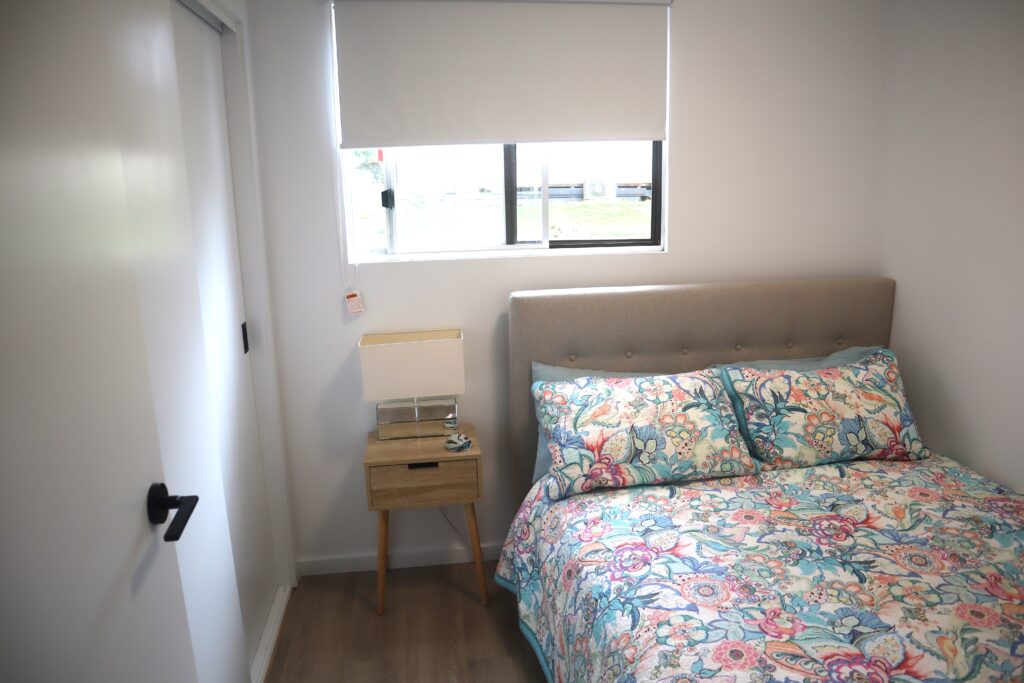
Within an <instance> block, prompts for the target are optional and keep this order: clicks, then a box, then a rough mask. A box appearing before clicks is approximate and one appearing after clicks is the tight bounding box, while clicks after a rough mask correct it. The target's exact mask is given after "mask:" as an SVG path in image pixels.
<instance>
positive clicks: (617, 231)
mask: <svg viewBox="0 0 1024 683" xmlns="http://www.w3.org/2000/svg"><path fill="white" fill-rule="evenodd" d="M516 210H517V220H519V221H523V222H525V223H528V224H529V223H537V222H539V221H540V215H541V207H540V202H539V201H536V200H527V201H520V202H517V206H516ZM548 222H549V224H550V227H549V231H550V232H549V235H548V237H549V239H552V240H602V239H645V238H647V237H650V235H651V203H650V202H642V201H639V200H637V199H580V200H572V199H569V200H557V199H556V200H552V201H551V202H550V204H549V209H548Z"/></svg>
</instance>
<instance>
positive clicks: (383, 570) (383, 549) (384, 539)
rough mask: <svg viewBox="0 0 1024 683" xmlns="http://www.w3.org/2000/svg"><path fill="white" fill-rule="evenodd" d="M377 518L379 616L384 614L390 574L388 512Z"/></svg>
mask: <svg viewBox="0 0 1024 683" xmlns="http://www.w3.org/2000/svg"><path fill="white" fill-rule="evenodd" d="M378 515H379V516H378V517H377V614H384V590H385V584H386V581H387V574H388V511H387V510H381V511H380V512H379V513H378Z"/></svg>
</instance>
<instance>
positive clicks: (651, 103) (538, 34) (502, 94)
mask: <svg viewBox="0 0 1024 683" xmlns="http://www.w3.org/2000/svg"><path fill="white" fill-rule="evenodd" d="M666 4H667V3H662V4H660V5H659V4H639V3H635V2H627V1H623V2H617V3H611V2H604V3H601V2H598V3H576V2H484V1H479V0H477V1H465V0H462V1H459V0H387V1H381V0H338V2H336V3H335V22H336V26H335V28H336V31H335V35H336V37H337V55H338V81H339V99H340V103H339V105H340V116H341V135H342V141H341V142H342V147H346V148H359V147H391V146H407V145H443V144H459V143H495V142H501V143H507V142H550V141H586V140H593V141H598V140H662V139H664V138H665V120H666V111H665V110H666V104H665V103H666V81H667V68H668V67H667V61H668V7H667V6H666Z"/></svg>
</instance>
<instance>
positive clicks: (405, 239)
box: [342, 141, 662, 255]
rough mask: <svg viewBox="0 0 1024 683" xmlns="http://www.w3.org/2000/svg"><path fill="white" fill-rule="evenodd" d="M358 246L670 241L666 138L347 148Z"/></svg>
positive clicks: (360, 250) (398, 249)
mask: <svg viewBox="0 0 1024 683" xmlns="http://www.w3.org/2000/svg"><path fill="white" fill-rule="evenodd" d="M342 165H343V178H344V180H343V185H344V188H343V190H344V196H345V205H346V223H347V226H348V233H349V240H350V244H351V245H352V247H353V253H355V254H364V255H366V254H376V255H380V254H409V253H430V252H449V251H472V250H493V249H501V248H571V247H600V246H657V245H660V244H661V167H662V155H661V142H660V141H655V142H558V143H519V144H506V145H496V144H484V145H443V146H425V147H390V148H377V149H346V150H343V152H342Z"/></svg>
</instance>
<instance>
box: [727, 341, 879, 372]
mask: <svg viewBox="0 0 1024 683" xmlns="http://www.w3.org/2000/svg"><path fill="white" fill-rule="evenodd" d="M881 350H882V347H881V346H851V347H849V348H846V349H843V350H841V351H836V352H835V353H832V354H829V355H827V356H814V357H811V358H790V359H789V360H752V361H744V362H743V363H733V364H724V365H715V366H713V367H716V368H727V367H744V368H754V369H755V370H798V371H800V372H814V371H815V370H824V369H825V368H834V367H838V366H840V365H849V364H850V363H856V362H857V361H859V360H864V359H865V358H867V357H868V356H870V355H871V354H873V353H877V352H879V351H881Z"/></svg>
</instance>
